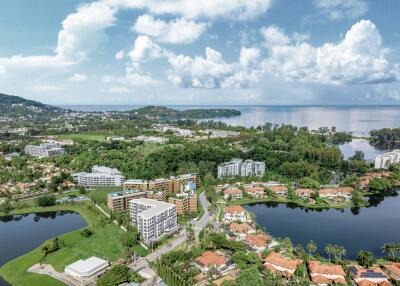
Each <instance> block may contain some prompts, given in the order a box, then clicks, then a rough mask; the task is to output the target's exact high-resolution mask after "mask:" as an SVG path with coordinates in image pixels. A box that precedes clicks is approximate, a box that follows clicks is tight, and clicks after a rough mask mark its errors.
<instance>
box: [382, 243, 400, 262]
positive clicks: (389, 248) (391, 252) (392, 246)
mask: <svg viewBox="0 0 400 286" xmlns="http://www.w3.org/2000/svg"><path fill="white" fill-rule="evenodd" d="M382 252H383V253H386V254H387V255H388V256H389V257H390V258H392V259H393V258H394V257H396V254H397V253H398V252H399V244H396V243H393V242H391V243H385V244H384V245H383V246H382Z"/></svg>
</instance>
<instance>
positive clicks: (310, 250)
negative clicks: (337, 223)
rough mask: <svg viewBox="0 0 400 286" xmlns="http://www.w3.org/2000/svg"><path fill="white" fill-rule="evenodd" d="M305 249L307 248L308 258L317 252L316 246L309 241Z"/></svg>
mask: <svg viewBox="0 0 400 286" xmlns="http://www.w3.org/2000/svg"><path fill="white" fill-rule="evenodd" d="M306 248H307V251H308V253H309V254H310V257H311V256H312V254H313V253H315V252H317V250H318V247H317V245H316V244H315V242H314V241H312V240H310V242H309V243H308V244H307V247H306Z"/></svg>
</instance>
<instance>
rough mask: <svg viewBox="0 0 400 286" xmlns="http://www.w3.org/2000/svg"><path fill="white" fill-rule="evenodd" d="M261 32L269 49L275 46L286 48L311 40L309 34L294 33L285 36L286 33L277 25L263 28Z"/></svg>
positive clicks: (264, 43)
mask: <svg viewBox="0 0 400 286" xmlns="http://www.w3.org/2000/svg"><path fill="white" fill-rule="evenodd" d="M260 32H261V34H262V36H263V38H264V41H263V45H264V46H265V47H267V48H271V47H275V46H285V45H288V44H289V43H291V42H294V43H299V42H304V41H306V40H308V39H309V37H310V36H309V35H308V34H301V33H297V32H295V33H293V34H292V35H291V36H288V35H286V34H285V31H284V30H283V29H281V28H280V27H278V26H276V25H271V26H268V27H262V28H261V29H260Z"/></svg>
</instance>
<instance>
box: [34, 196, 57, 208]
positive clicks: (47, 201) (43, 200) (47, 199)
mask: <svg viewBox="0 0 400 286" xmlns="http://www.w3.org/2000/svg"><path fill="white" fill-rule="evenodd" d="M35 203H36V205H37V206H39V207H49V206H54V205H55V204H56V197H55V196H51V195H44V196H41V197H38V198H36V199H35Z"/></svg>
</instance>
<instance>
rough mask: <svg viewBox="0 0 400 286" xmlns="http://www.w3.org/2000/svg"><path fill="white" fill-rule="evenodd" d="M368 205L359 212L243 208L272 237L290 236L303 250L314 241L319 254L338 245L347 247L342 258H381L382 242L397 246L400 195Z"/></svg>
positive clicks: (259, 206)
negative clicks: (370, 254)
mask: <svg viewBox="0 0 400 286" xmlns="http://www.w3.org/2000/svg"><path fill="white" fill-rule="evenodd" d="M370 203H371V207H368V208H361V209H358V210H354V209H344V210H335V209H328V210H311V209H306V208H299V207H296V206H293V205H286V204H273V203H259V204H252V205H246V206H244V207H245V209H246V210H248V211H250V212H252V213H254V214H255V220H256V223H257V224H259V225H260V226H261V227H262V228H265V230H266V231H267V232H268V233H270V234H271V235H272V236H274V237H289V238H290V239H291V240H292V242H293V244H298V243H301V244H302V245H303V246H304V247H305V246H306V244H307V243H308V242H309V241H310V240H314V241H315V242H316V243H317V245H318V249H319V252H320V254H321V255H325V253H324V252H323V248H324V247H325V245H326V244H328V243H332V244H338V245H341V246H344V247H345V248H346V250H347V255H346V257H345V258H349V259H354V258H355V257H356V255H357V252H358V251H359V250H368V251H372V252H373V253H374V255H375V256H382V253H381V250H380V248H381V246H382V245H383V244H384V243H387V242H396V243H400V219H399V218H400V195H399V194H398V193H395V194H393V195H392V196H391V197H386V198H384V197H383V196H382V197H380V196H374V197H372V198H371V199H370Z"/></svg>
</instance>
